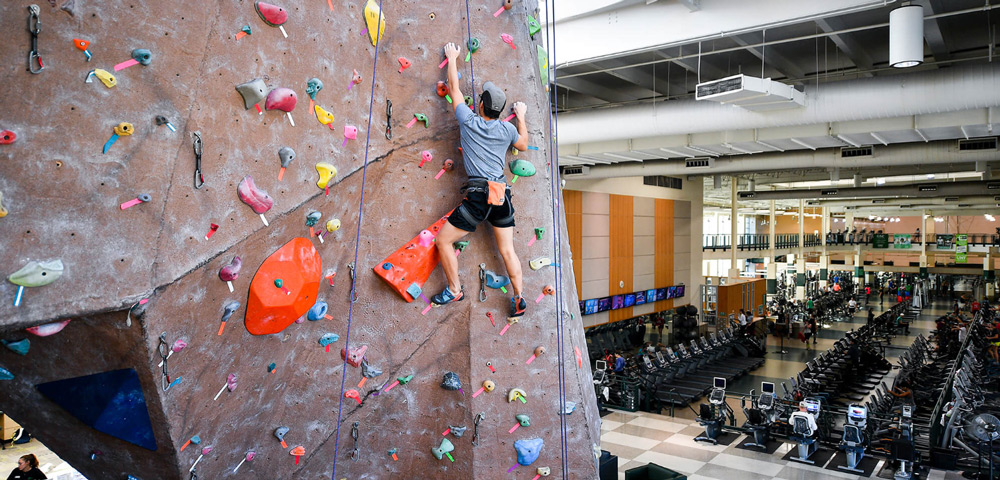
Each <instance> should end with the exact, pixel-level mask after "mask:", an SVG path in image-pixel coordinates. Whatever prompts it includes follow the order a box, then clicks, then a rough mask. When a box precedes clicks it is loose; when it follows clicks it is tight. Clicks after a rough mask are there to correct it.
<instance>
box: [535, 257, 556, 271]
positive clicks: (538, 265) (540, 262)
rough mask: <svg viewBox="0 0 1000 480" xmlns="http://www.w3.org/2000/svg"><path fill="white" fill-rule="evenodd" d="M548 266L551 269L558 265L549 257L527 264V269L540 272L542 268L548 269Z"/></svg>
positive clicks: (539, 258)
mask: <svg viewBox="0 0 1000 480" xmlns="http://www.w3.org/2000/svg"><path fill="white" fill-rule="evenodd" d="M549 265H551V266H553V267H558V266H559V264H558V263H553V262H552V259H550V258H549V257H538V258H536V259H534V260H532V261H530V262H528V267H530V268H531V269H532V270H540V269H542V267H548V266H549Z"/></svg>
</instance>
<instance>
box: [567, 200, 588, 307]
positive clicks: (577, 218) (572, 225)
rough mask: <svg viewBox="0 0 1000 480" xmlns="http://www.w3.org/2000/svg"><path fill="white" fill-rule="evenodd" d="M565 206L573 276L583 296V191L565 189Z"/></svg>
mask: <svg viewBox="0 0 1000 480" xmlns="http://www.w3.org/2000/svg"><path fill="white" fill-rule="evenodd" d="M563 208H564V209H565V211H566V230H567V233H568V235H569V249H570V250H571V251H572V254H573V278H574V280H575V281H576V291H577V295H580V298H583V250H582V249H583V192H580V191H576V190H563Z"/></svg>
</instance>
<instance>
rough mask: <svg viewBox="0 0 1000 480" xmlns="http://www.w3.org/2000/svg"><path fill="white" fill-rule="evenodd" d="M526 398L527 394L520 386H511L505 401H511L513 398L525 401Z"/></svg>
mask: <svg viewBox="0 0 1000 480" xmlns="http://www.w3.org/2000/svg"><path fill="white" fill-rule="evenodd" d="M526 398H528V395H527V394H526V393H524V390H521V389H520V388H512V389H510V391H509V392H507V403H510V402H513V401H514V400H520V401H521V403H525V399H526Z"/></svg>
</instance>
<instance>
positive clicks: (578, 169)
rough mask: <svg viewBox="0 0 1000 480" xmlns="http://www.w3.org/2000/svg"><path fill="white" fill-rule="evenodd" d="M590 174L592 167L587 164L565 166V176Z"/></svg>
mask: <svg viewBox="0 0 1000 480" xmlns="http://www.w3.org/2000/svg"><path fill="white" fill-rule="evenodd" d="M589 174H590V167H588V166H586V165H578V166H572V167H563V176H564V177H585V176H587V175H589Z"/></svg>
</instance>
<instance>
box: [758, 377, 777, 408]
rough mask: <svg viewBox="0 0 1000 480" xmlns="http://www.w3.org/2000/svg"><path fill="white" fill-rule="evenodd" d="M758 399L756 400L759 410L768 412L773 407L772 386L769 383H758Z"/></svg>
mask: <svg viewBox="0 0 1000 480" xmlns="http://www.w3.org/2000/svg"><path fill="white" fill-rule="evenodd" d="M760 390H761V393H760V397H758V398H757V405H758V406H759V407H760V409H761V410H769V409H770V408H771V407H773V406H774V384H773V383H771V382H761V383H760Z"/></svg>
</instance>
